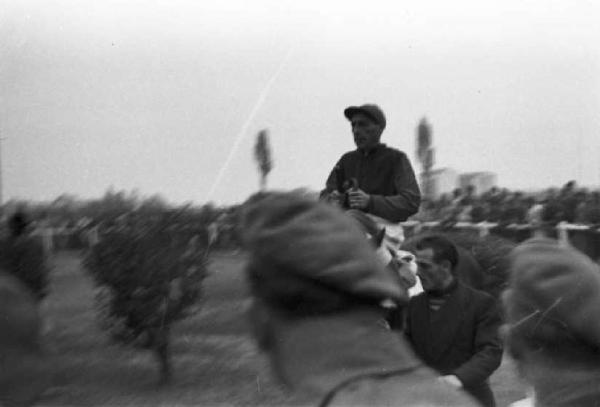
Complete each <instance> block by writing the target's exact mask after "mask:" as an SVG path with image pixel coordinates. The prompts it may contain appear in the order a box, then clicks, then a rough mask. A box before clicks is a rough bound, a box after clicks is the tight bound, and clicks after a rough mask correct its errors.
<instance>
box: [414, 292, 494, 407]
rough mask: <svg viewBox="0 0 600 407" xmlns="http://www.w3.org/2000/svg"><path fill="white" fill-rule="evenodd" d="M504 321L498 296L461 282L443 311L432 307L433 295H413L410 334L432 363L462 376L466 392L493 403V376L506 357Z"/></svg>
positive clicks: (419, 351)
mask: <svg viewBox="0 0 600 407" xmlns="http://www.w3.org/2000/svg"><path fill="white" fill-rule="evenodd" d="M500 325H501V314H500V310H499V307H498V306H497V304H496V301H495V300H494V298H493V297H491V296H490V295H488V294H486V293H484V292H481V291H477V290H475V289H472V288H470V287H467V286H465V285H463V284H460V283H459V284H458V285H457V287H456V289H455V290H454V291H452V293H451V294H450V296H449V298H448V299H447V300H446V302H445V303H444V305H443V306H442V308H440V309H439V310H438V311H430V310H429V304H428V294H427V293H422V294H419V295H417V296H416V297H413V298H411V300H410V301H409V304H408V311H407V324H406V331H405V334H406V337H407V338H408V340H409V341H410V343H411V344H412V345H413V348H414V350H415V352H416V354H417V356H419V357H420V358H421V359H422V360H423V361H424V362H425V363H426V364H427V365H428V366H430V367H432V368H433V369H435V370H437V371H439V372H440V374H442V375H456V376H457V377H458V378H459V379H460V381H461V382H462V383H463V386H464V388H465V390H466V391H468V392H469V393H471V394H472V395H473V396H474V397H475V398H477V399H478V400H479V401H480V402H481V403H482V404H483V405H485V406H493V405H495V403H494V396H493V394H492V391H491V388H490V386H489V384H488V381H487V379H488V377H489V376H490V375H491V374H492V373H493V372H494V371H495V370H496V369H497V368H498V367H499V366H500V363H501V361H502V343H501V340H500V336H499V328H500Z"/></svg>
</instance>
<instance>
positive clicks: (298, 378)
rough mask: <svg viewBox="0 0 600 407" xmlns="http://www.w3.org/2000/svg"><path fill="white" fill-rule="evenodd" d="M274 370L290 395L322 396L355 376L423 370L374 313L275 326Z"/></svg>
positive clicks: (280, 322) (300, 321)
mask: <svg viewBox="0 0 600 407" xmlns="http://www.w3.org/2000/svg"><path fill="white" fill-rule="evenodd" d="M274 328H275V329H274V332H275V334H274V341H273V343H274V348H275V349H274V352H273V359H274V367H275V369H276V370H277V371H278V374H279V376H280V377H281V378H282V379H283V381H284V382H285V383H286V384H287V385H289V386H290V387H291V388H293V389H294V390H302V391H304V392H309V393H312V394H315V395H316V396H323V395H324V394H326V393H327V392H328V391H330V390H331V389H333V388H334V387H335V386H337V385H339V384H340V383H342V382H344V381H346V380H348V379H351V378H353V377H356V376H361V375H365V374H371V373H386V372H394V371H399V370H406V369H414V368H416V367H418V366H421V362H419V361H418V360H417V359H416V357H415V356H414V354H413V352H412V351H411V350H410V349H409V346H408V344H407V343H406V342H405V341H404V340H403V339H402V338H401V336H400V335H399V334H398V333H395V332H392V331H391V330H389V328H388V326H387V325H386V322H385V321H384V319H383V317H382V316H381V315H379V313H377V312H376V311H375V312H374V311H371V310H359V311H353V312H348V313H338V314H335V315H329V316H324V317H319V318H305V319H300V320H294V321H289V320H285V321H284V320H278V321H277V322H275V326H274Z"/></svg>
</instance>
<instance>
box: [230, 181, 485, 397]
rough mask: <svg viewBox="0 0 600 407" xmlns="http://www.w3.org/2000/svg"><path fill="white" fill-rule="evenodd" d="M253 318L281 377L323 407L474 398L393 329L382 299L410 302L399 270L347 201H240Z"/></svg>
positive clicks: (287, 197) (276, 196) (267, 197)
mask: <svg viewBox="0 0 600 407" xmlns="http://www.w3.org/2000/svg"><path fill="white" fill-rule="evenodd" d="M240 230H241V234H242V242H243V245H244V247H245V249H246V250H247V251H248V254H249V259H248V264H247V275H248V279H249V283H250V289H251V293H252V297H253V304H252V307H251V309H250V314H249V316H250V321H251V327H252V329H253V333H254V336H255V338H256V340H257V342H258V345H259V348H260V349H261V350H263V351H264V352H266V354H267V355H268V356H269V358H270V361H271V365H272V367H273V370H274V372H275V374H276V376H277V377H278V378H279V379H280V380H281V381H282V382H283V383H284V384H285V385H286V386H287V387H288V388H289V389H291V390H292V391H293V392H294V394H296V395H299V396H301V399H303V401H306V402H307V403H309V404H312V405H315V406H316V405H321V406H417V405H418V406H424V405H427V406H473V405H475V402H474V400H472V399H471V398H470V397H469V396H468V395H467V394H466V393H464V392H462V391H459V390H457V389H454V388H452V387H451V386H448V385H447V384H445V383H442V382H440V381H439V380H437V375H436V374H435V373H434V372H433V371H432V370H431V369H429V368H427V367H425V366H424V365H423V364H422V362H421V361H419V360H418V359H417V358H416V357H415V356H414V354H413V352H412V351H411V350H410V347H409V346H408V344H407V343H406V342H405V340H404V338H402V337H401V336H399V335H397V334H396V333H395V332H393V331H391V330H389V328H388V326H387V324H386V322H385V319H384V317H385V315H386V312H387V311H386V310H385V309H384V308H383V307H382V306H381V305H380V304H381V303H382V302H383V301H393V302H395V303H396V304H399V305H402V304H405V303H406V301H407V299H408V295H407V292H406V289H405V288H404V287H403V286H402V283H401V280H400V278H399V276H398V275H397V274H396V273H394V272H393V271H392V270H390V269H389V268H386V267H384V265H383V264H382V262H381V261H380V260H379V259H378V258H377V256H376V254H375V251H374V249H373V248H372V247H371V246H370V245H369V243H368V242H367V240H366V239H365V237H364V231H362V230H361V228H360V226H359V225H358V224H357V222H355V221H354V220H353V219H352V218H351V217H349V216H346V215H345V214H344V213H343V212H342V211H341V210H340V209H338V208H337V207H334V206H332V205H327V204H325V203H322V202H314V201H311V200H310V199H307V198H303V197H301V196H298V195H294V194H284V193H270V194H263V195H259V196H255V197H253V198H251V199H250V200H249V201H248V202H246V203H245V204H244V205H243V207H242V218H241V222H240Z"/></svg>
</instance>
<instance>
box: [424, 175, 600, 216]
mask: <svg viewBox="0 0 600 407" xmlns="http://www.w3.org/2000/svg"><path fill="white" fill-rule="evenodd" d="M413 219H414V220H419V221H440V222H442V223H455V222H472V223H480V222H492V223H498V224H500V225H510V224H532V225H536V224H541V223H543V224H550V225H554V224H557V223H559V222H563V221H564V222H567V223H576V224H585V225H592V226H600V190H588V189H586V188H580V187H578V186H577V184H576V183H575V181H569V182H568V183H566V184H565V185H564V186H563V187H562V188H560V189H558V188H550V189H547V190H545V191H542V192H538V193H525V192H520V191H510V190H508V189H505V188H497V187H493V188H491V189H490V190H488V191H486V192H484V193H482V194H476V192H475V188H474V187H467V188H466V189H464V190H461V189H456V190H454V191H453V193H452V194H444V195H441V196H440V197H439V198H438V199H435V200H429V201H427V200H424V202H423V203H422V205H421V210H420V211H419V213H418V214H417V215H415V216H414V217H413Z"/></svg>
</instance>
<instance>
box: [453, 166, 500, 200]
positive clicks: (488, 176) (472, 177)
mask: <svg viewBox="0 0 600 407" xmlns="http://www.w3.org/2000/svg"><path fill="white" fill-rule="evenodd" d="M469 185H472V186H474V187H475V193H476V194H477V195H479V194H483V193H484V192H487V191H488V190H489V189H490V188H492V187H495V186H497V185H498V175H497V174H496V173H494V172H489V171H480V172H467V173H464V174H460V181H459V186H460V188H461V189H463V190H464V189H465V188H467V187H468V186H469Z"/></svg>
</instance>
